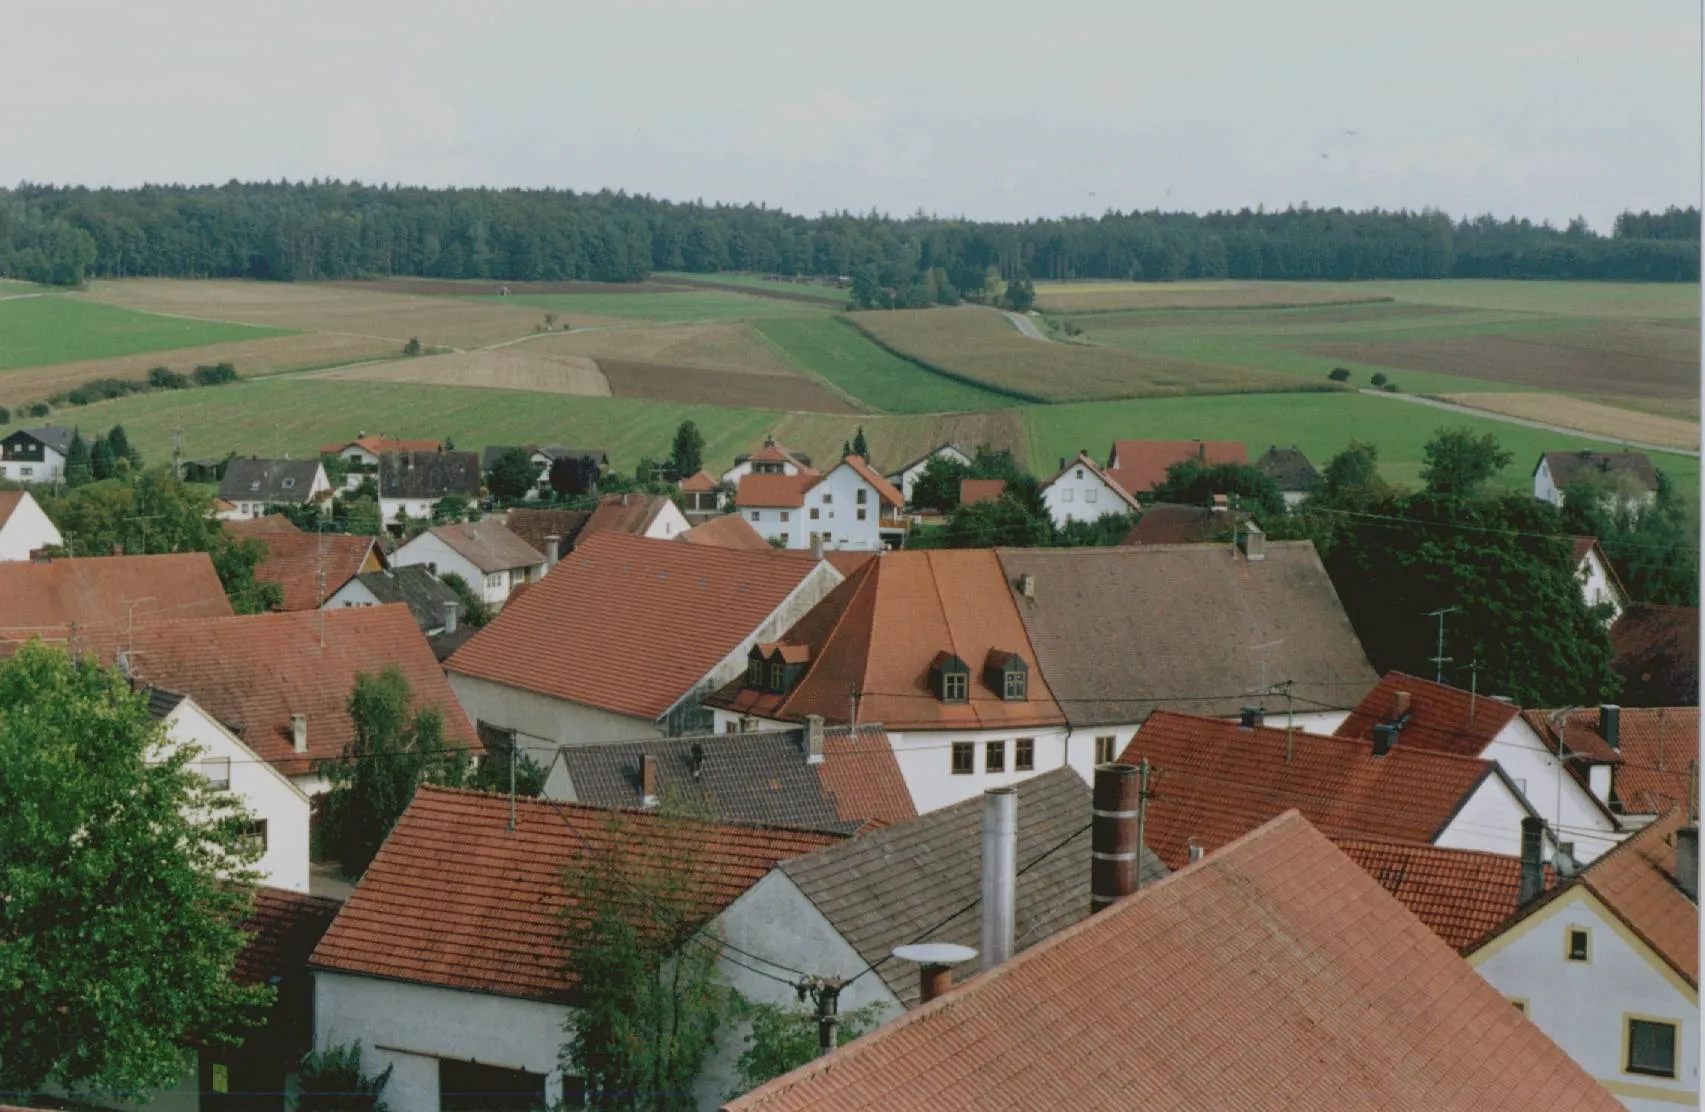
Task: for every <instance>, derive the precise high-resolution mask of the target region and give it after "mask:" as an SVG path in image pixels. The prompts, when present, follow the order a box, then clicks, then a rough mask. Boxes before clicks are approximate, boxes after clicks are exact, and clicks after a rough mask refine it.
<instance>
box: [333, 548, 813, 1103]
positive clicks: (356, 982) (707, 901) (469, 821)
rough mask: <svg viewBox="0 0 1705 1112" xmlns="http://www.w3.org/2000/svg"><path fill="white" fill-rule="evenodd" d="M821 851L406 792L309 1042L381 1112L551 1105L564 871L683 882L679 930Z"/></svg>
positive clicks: (354, 902)
mask: <svg viewBox="0 0 1705 1112" xmlns="http://www.w3.org/2000/svg"><path fill="white" fill-rule="evenodd" d="M672 547H676V548H680V547H684V546H680V545H676V546H672ZM547 582H548V580H547ZM837 840H838V838H837V836H835V835H832V834H824V833H819V832H813V831H804V830H796V829H791V828H787V827H764V826H740V825H732V824H711V823H703V822H697V821H693V820H686V819H663V818H659V817H657V816H653V815H644V814H635V813H631V812H618V811H604V810H599V809H597V808H591V807H581V806H578V805H575V804H566V803H551V802H547V801H542V800H532V799H523V800H521V801H519V802H518V803H517V804H516V805H515V823H514V827H513V828H511V826H510V801H509V800H508V799H507V798H506V797H503V796H498V795H484V794H480V793H477V792H464V791H453V790H448V789H443V788H433V787H424V788H421V789H420V791H419V792H418V793H416V795H415V797H414V801H413V802H412V803H410V804H409V808H408V810H407V811H406V812H405V813H404V814H403V817H402V818H401V819H400V820H398V822H397V825H396V827H395V828H394V829H393V830H392V831H391V835H390V837H389V838H387V839H386V841H385V844H384V847H383V848H382V849H380V851H379V855H378V856H377V857H376V858H374V860H373V863H372V864H371V865H369V866H368V868H367V872H366V873H365V874H364V875H363V876H362V878H361V882H360V884H358V885H357V886H356V889H355V893H354V894H353V895H352V896H350V898H349V901H348V902H347V903H345V904H344V906H343V910H342V911H341V912H340V913H339V914H338V917H337V919H336V921H335V922H333V923H332V926H331V929H330V930H329V931H327V932H326V935H325V937H324V938H323V939H321V941H320V944H319V947H318V948H317V949H316V950H315V951H314V954H313V958H312V961H311V968H312V970H313V974H314V1037H315V1044H316V1045H317V1046H319V1047H321V1048H324V1047H328V1046H333V1045H338V1044H344V1043H351V1042H359V1043H361V1044H362V1050H363V1058H362V1066H363V1068H364V1069H365V1070H367V1071H369V1072H372V1071H378V1070H383V1069H386V1068H389V1069H391V1070H392V1071H393V1072H392V1073H391V1078H390V1083H389V1084H388V1085H387V1086H386V1088H385V1092H384V1099H385V1103H386V1104H388V1105H389V1106H390V1107H391V1108H392V1109H394V1110H395V1112H436V1110H437V1109H440V1108H458V1107H473V1108H490V1107H521V1108H525V1107H535V1106H537V1107H544V1106H545V1105H546V1103H547V1102H549V1103H550V1104H551V1105H552V1106H554V1105H555V1102H556V1101H557V1100H559V1099H561V1098H562V1097H563V1096H564V1089H565V1088H567V1089H568V1091H569V1094H570V1095H572V1094H573V1092H574V1089H575V1085H574V1079H572V1078H565V1077H564V1076H563V1072H562V1065H561V1060H560V1054H561V1050H562V1045H563V1042H564V1041H565V1039H566V1037H567V1036H566V1035H565V1034H564V1032H563V1025H564V1022H565V1021H566V1020H567V1019H568V1017H569V1015H570V1013H571V1010H572V1009H573V1007H574V999H575V986H574V983H573V982H572V981H570V979H569V976H568V973H567V971H566V965H567V962H568V958H569V954H568V952H567V951H566V949H565V947H564V943H563V925H564V922H563V917H564V915H565V913H569V914H571V913H572V911H573V909H572V907H571V904H570V900H569V898H568V888H567V883H566V882H565V878H564V874H565V872H567V871H570V870H574V869H577V868H586V867H589V866H603V865H604V864H605V863H606V862H608V861H609V860H610V856H609V855H616V856H618V857H620V858H626V859H629V860H632V859H634V858H635V857H638V856H639V855H642V854H643V855H658V856H661V857H665V858H667V859H669V860H671V861H673V862H676V863H677V867H678V868H680V869H682V870H684V871H688V872H689V873H690V875H691V876H693V877H694V878H696V881H697V882H695V883H692V884H689V885H687V890H688V891H689V892H691V893H692V897H693V898H694V899H695V900H696V904H695V906H693V907H691V908H689V909H687V914H688V915H689V917H697V918H700V919H701V921H703V920H709V919H710V918H712V917H713V916H715V915H716V914H717V912H719V911H721V910H722V909H723V908H724V907H727V906H728V905H729V904H730V903H732V902H733V901H734V900H735V899H736V898H737V897H739V896H740V894H741V893H743V892H745V891H746V890H747V889H748V888H750V887H751V886H752V885H753V884H756V883H757V882H758V881H759V880H760V879H762V878H763V877H764V876H765V874H767V873H768V872H769V871H770V870H771V869H772V868H773V867H774V866H775V865H776V864H777V863H778V862H780V861H785V860H787V859H789V858H792V857H797V856H799V855H801V854H805V853H810V852H812V851H814V850H817V849H821V848H822V847H824V846H827V845H830V844H832V843H834V842H835V841H837ZM494 881H495V883H494ZM482 1097H483V1101H484V1103H481V1102H480V1100H481V1098H482ZM470 1098H472V1099H473V1100H474V1101H475V1103H472V1104H469V1103H458V1101H463V1102H465V1101H467V1100H469V1099H470ZM526 1098H531V1099H532V1100H533V1101H535V1102H536V1105H529V1104H527V1103H524V1101H525V1099H526Z"/></svg>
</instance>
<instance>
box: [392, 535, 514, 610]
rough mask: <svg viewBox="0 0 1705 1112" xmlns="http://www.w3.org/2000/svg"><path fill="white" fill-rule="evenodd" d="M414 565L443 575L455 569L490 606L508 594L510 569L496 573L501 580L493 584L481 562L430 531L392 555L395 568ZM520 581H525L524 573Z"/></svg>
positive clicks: (437, 574)
mask: <svg viewBox="0 0 1705 1112" xmlns="http://www.w3.org/2000/svg"><path fill="white" fill-rule="evenodd" d="M415 565H424V566H425V567H427V568H428V569H430V570H431V572H432V574H433V575H435V576H442V575H443V574H444V573H445V572H450V571H453V572H455V573H456V574H457V575H459V576H461V577H462V578H463V579H465V580H466V581H467V584H468V586H469V587H470V588H472V589H473V591H474V593H475V594H476V595H478V596H479V597H480V600H481V601H483V602H486V603H489V604H490V605H493V606H501V605H503V601H504V600H505V599H507V598H508V597H509V592H510V590H511V576H510V574H509V572H508V571H502V572H498V573H497V575H498V576H499V577H500V578H501V580H502V582H501V583H500V584H499V585H497V586H493V585H492V584H490V583H488V582H487V578H486V573H485V572H483V571H481V570H480V568H479V566H478V565H476V564H475V563H474V562H473V561H472V560H469V559H468V558H467V557H466V556H463V555H462V554H461V553H460V552H457V551H456V550H455V549H454V548H451V547H450V546H449V545H447V544H445V543H444V541H443V540H442V539H440V538H439V537H437V536H434V535H433V534H431V533H422V534H421V535H420V536H418V537H416V538H414V539H413V540H411V541H409V542H408V543H407V544H405V545H402V546H401V547H399V548H398V549H397V551H396V552H395V553H394V554H393V555H392V556H391V566H392V567H393V568H406V567H411V566H415ZM517 581H519V582H525V578H524V575H523V577H522V578H520V579H518V580H517Z"/></svg>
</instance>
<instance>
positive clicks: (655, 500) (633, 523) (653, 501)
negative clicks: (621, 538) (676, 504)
mask: <svg viewBox="0 0 1705 1112" xmlns="http://www.w3.org/2000/svg"><path fill="white" fill-rule="evenodd" d="M668 505H670V499H669V497H668V495H664V494H606V495H604V497H602V498H600V499H599V500H598V508H597V509H595V510H593V511H592V516H591V517H590V518H588V519H587V521H586V524H585V525H583V526H582V527H581V529H580V536H581V537H582V538H585V537H590V536H592V535H593V534H594V533H632V534H633V535H635V536H639V535H640V534H642V533H644V532H645V531H646V530H647V529H649V528H651V524H652V522H654V521H656V520H657V515H658V514H660V513H662V512H663V509H664V507H665V506H668Z"/></svg>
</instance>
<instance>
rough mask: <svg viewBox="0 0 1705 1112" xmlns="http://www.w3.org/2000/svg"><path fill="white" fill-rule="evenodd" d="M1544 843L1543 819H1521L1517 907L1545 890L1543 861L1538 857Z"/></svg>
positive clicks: (1525, 903) (1522, 905)
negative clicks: (1519, 892) (1519, 888)
mask: <svg viewBox="0 0 1705 1112" xmlns="http://www.w3.org/2000/svg"><path fill="white" fill-rule="evenodd" d="M1544 844H1545V820H1544V819H1536V818H1532V817H1529V818H1525V819H1522V820H1521V895H1520V897H1519V898H1518V900H1517V903H1516V906H1517V907H1525V906H1526V905H1527V904H1528V903H1529V902H1530V901H1532V900H1533V899H1534V898H1535V897H1536V896H1538V895H1539V894H1540V893H1541V892H1543V891H1545V863H1544V862H1543V861H1542V860H1541V859H1540V857H1541V854H1542V853H1543V852H1544Z"/></svg>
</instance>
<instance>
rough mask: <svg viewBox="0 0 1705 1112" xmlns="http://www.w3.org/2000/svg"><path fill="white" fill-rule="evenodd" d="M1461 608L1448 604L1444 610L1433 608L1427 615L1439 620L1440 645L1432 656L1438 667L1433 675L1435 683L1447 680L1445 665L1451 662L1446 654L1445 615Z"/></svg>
mask: <svg viewBox="0 0 1705 1112" xmlns="http://www.w3.org/2000/svg"><path fill="white" fill-rule="evenodd" d="M1461 609H1462V607H1460V606H1447V607H1445V608H1444V609H1442V610H1431V611H1428V613H1427V617H1429V618H1437V619H1438V620H1439V647H1438V650H1437V653H1436V655H1434V656H1433V658H1432V660H1433V667H1434V668H1435V669H1436V671H1435V672H1434V675H1433V682H1434V683H1443V682H1445V665H1446V664H1449V663H1450V657H1448V656H1446V655H1445V615H1446V614H1455V613H1456V612H1458V611H1459V610H1461Z"/></svg>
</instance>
